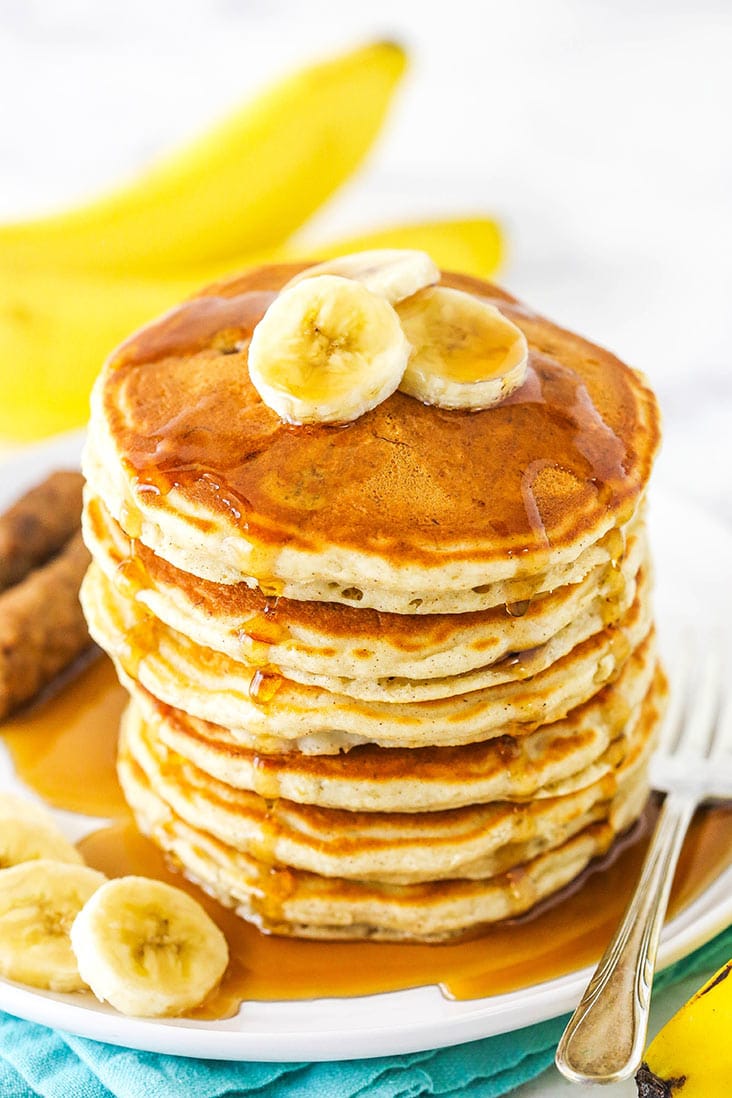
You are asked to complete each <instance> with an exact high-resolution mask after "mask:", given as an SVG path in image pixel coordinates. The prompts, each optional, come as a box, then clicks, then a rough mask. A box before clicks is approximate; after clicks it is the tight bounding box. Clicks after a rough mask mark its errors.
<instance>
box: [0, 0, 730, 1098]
mask: <svg viewBox="0 0 732 1098" xmlns="http://www.w3.org/2000/svg"><path fill="white" fill-rule="evenodd" d="M372 37H395V38H397V39H399V40H401V41H404V42H405V43H406V44H407V45H408V47H409V48H410V51H411V53H412V56H413V65H412V70H411V73H410V76H409V78H408V80H407V82H406V83H405V86H404V89H403V92H402V94H401V96H400V98H399V100H398V102H397V105H396V107H395V110H394V111H393V114H392V116H391V118H390V122H389V125H388V127H387V129H386V131H385V133H384V137H383V140H382V141H381V143H380V144H379V146H378V148H377V149H376V150H375V153H374V155H373V156H372V158H371V160H370V161H369V164H368V167H367V169H366V170H365V171H363V172H362V173H361V174H360V175H359V177H358V179H357V180H355V181H354V182H353V183H352V184H350V185H349V186H348V187H346V188H345V189H344V190H343V192H342V193H341V194H340V195H339V196H338V197H337V198H336V200H335V201H334V202H332V203H331V205H330V206H329V207H328V209H326V210H324V211H323V213H322V214H320V215H319V216H318V217H317V219H316V221H315V223H314V224H313V225H312V226H311V227H310V228H309V229H308V233H309V234H310V235H311V236H312V238H313V239H317V236H318V235H319V234H321V235H322V234H328V235H330V234H336V233H338V232H340V231H341V230H344V231H348V232H351V231H355V230H357V229H358V228H359V227H361V226H362V225H363V226H365V225H369V224H373V223H378V222H388V221H397V220H402V219H405V218H408V217H418V216H422V215H428V214H439V213H442V214H456V213H459V212H466V213H467V212H482V211H486V212H491V213H494V214H497V215H498V216H499V217H500V218H501V219H502V220H503V221H504V223H505V225H506V227H507V230H508V233H509V236H510V243H511V251H510V260H509V263H508V265H507V267H506V268H505V270H504V272H503V281H504V282H506V284H507V285H508V286H509V287H510V288H512V289H513V290H514V291H515V292H517V293H518V294H519V295H523V296H525V297H526V298H527V300H529V301H530V302H531V303H532V304H533V305H534V306H535V307H537V308H539V309H541V310H542V311H544V312H546V313H548V314H549V315H552V316H554V317H556V318H557V319H559V320H561V321H563V322H565V323H566V324H567V325H568V326H571V327H576V328H577V329H579V330H580V331H582V332H584V333H586V334H589V335H591V336H592V337H593V338H595V339H597V340H598V341H599V342H603V343H605V344H606V345H608V346H610V347H611V348H612V349H613V350H615V351H616V352H617V353H619V354H620V355H621V357H625V358H627V359H628V360H629V361H631V362H632V363H633V364H635V365H637V366H639V367H640V368H641V369H643V370H644V371H645V372H646V373H647V374H648V375H649V377H650V378H651V380H652V382H653V384H654V386H655V388H656V390H657V392H658V393H659V395H660V398H661V403H662V406H663V410H664V415H665V447H664V453H663V456H662V459H661V462H660V464H659V469H658V474H657V475H658V478H659V480H663V481H665V482H666V483H671V484H672V485H673V487H674V490H675V491H677V492H678V493H679V495H680V496H684V495H686V496H690V497H694V498H696V499H697V500H698V501H701V502H702V503H703V504H705V505H706V506H707V507H709V508H710V509H713V510H714V511H715V512H716V513H717V514H718V515H719V516H720V517H721V518H722V519H723V520H724V521H726V522H728V523H732V493H730V491H729V483H728V482H729V475H730V473H729V471H730V468H732V380H731V371H730V365H729V362H728V350H729V347H730V346H731V345H732V309H731V308H730V300H731V297H732V143H731V142H730V137H729V133H730V124H729V114H730V108H731V107H732V65H730V62H729V59H730V56H732V7H730V5H729V4H728V3H726V2H725V0H699V2H697V3H695V4H693V5H691V4H688V3H684V2H682V0H655V2H651V0H646V2H645V3H638V2H637V0H616V2H615V3H613V4H607V3H601V2H600V0H595V2H592V0H591V2H587V0H515V2H514V3H512V4H505V3H499V2H498V0H486V2H474V3H471V2H467V0H452V2H450V3H445V2H442V3H439V4H437V3H434V2H429V0H422V2H421V3H418V2H417V0H407V2H405V0H402V2H401V3H395V2H394V0H371V2H370V3H369V5H368V6H364V5H361V4H353V3H351V4H348V3H340V4H337V3H332V2H330V3H329V2H326V0H309V2H308V3H306V4H303V3H298V2H297V0H271V2H266V0H249V2H240V3H237V2H235V0H214V2H208V3H206V2H204V0H177V2H174V0H127V2H126V3H111V4H95V3H93V0H58V2H55V0H0V102H1V103H2V104H3V109H2V112H1V113H0V135H1V140H0V217H4V218H8V217H13V216H20V215H24V214H31V213H33V212H34V211H37V210H38V211H40V210H45V209H51V208H54V207H58V206H61V205H63V204H64V203H66V202H68V201H71V200H73V199H76V198H81V197H83V196H86V195H88V194H91V193H93V192H94V190H95V189H96V188H98V187H100V186H102V185H104V184H106V183H108V182H111V181H115V180H117V179H119V178H120V177H121V176H124V175H125V174H128V173H131V172H133V171H134V169H135V168H136V166H137V165H139V164H141V163H143V162H144V161H146V160H147V159H148V158H149V157H150V156H153V155H154V154H155V153H156V152H158V151H159V150H161V149H164V148H166V147H168V146H169V145H170V144H171V143H173V142H175V141H176V140H177V139H180V138H182V137H184V136H185V135H187V134H189V133H191V132H194V131H195V130H197V129H198V128H200V127H201V126H203V125H205V124H206V123H207V122H208V121H209V120H210V119H212V118H214V117H216V116H218V115H220V114H221V113H222V112H224V111H226V110H227V109H228V108H229V107H230V106H231V105H232V104H234V103H236V102H237V101H238V100H240V99H242V98H244V97H246V96H247V95H248V94H249V93H250V92H252V91H253V90H254V89H255V88H256V87H257V86H259V85H261V84H262V83H263V82H264V81H266V80H267V79H270V78H272V77H274V76H275V75H277V74H278V73H280V72H283V71H285V70H287V69H288V68H289V67H290V66H291V65H292V64H293V63H296V62H299V61H301V60H305V59H308V58H310V57H314V56H317V55H318V54H322V53H327V52H328V51H329V50H331V49H333V48H337V47H339V46H341V45H344V44H348V43H351V42H357V41H362V40H364V39H369V38H372ZM7 368H9V367H8V364H6V363H2V364H0V378H1V372H2V370H3V369H7ZM688 990H690V989H689V988H688V987H685V988H683V989H682V990H681V991H678V990H675V991H672V992H668V993H666V994H665V995H662V996H659V1004H658V1006H657V1008H656V1016H655V1017H656V1022H658V1019H659V1018H660V1017H661V1016H663V1015H667V1014H668V1013H669V1012H670V1010H671V1007H672V1005H673V1004H674V1003H675V1002H676V1001H678V1000H680V998H681V997H683V995H684V994H686V992H687V991H688ZM575 1092H576V1088H572V1087H570V1086H569V1085H568V1084H564V1083H563V1082H561V1081H560V1080H558V1078H557V1076H556V1073H554V1072H550V1073H547V1075H545V1076H544V1077H542V1079H541V1080H539V1081H537V1082H536V1083H535V1084H533V1085H531V1086H526V1087H523V1088H521V1089H520V1090H519V1091H517V1092H516V1094H517V1095H520V1096H522V1098H529V1095H531V1096H534V1098H536V1096H539V1095H541V1096H542V1098H552V1096H559V1095H564V1094H567V1095H569V1094H571V1093H575ZM605 1093H606V1094H608V1096H609V1098H610V1096H613V1095H617V1096H618V1098H621V1096H623V1095H628V1096H629V1095H631V1094H633V1093H634V1088H633V1087H632V1085H627V1086H618V1087H615V1088H612V1087H611V1088H608V1089H607V1090H606V1091H605Z"/></svg>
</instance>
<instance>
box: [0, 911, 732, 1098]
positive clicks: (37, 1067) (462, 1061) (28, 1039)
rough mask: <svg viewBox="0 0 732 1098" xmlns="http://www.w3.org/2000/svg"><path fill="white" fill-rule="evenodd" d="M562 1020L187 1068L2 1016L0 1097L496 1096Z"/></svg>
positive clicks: (689, 966) (706, 957)
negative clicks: (351, 1053) (338, 1056)
mask: <svg viewBox="0 0 732 1098" xmlns="http://www.w3.org/2000/svg"><path fill="white" fill-rule="evenodd" d="M730 956H732V927H730V928H729V929H728V930H726V931H725V932H724V933H723V934H720V935H719V936H718V937H717V938H714V939H713V940H712V941H711V942H708V943H707V945H705V946H702V947H701V949H698V950H697V951H696V952H695V953H692V954H691V955H690V956H689V957H686V958H685V959H684V960H683V961H679V962H678V963H677V964H675V965H673V966H672V967H671V968H668V969H666V970H665V971H664V972H661V973H660V974H659V975H658V977H657V978H656V986H657V987H662V986H665V985H668V984H669V983H672V982H673V981H674V980H680V979H683V978H684V977H685V976H688V975H691V974H692V973H694V972H701V971H705V970H708V969H714V968H718V967H719V966H720V965H722V964H723V963H724V962H725V961H727V960H728V959H729V957H730ZM566 1021H567V1018H566V1017H564V1018H553V1019H552V1020H551V1021H548V1022H542V1023H541V1024H540V1025H536V1026H530V1027H529V1028H527V1029H521V1030H518V1031H516V1032H514V1033H506V1034H502V1035H501V1036H499V1037H486V1038H485V1039H484V1040H482V1041H471V1042H470V1043H468V1044H464V1045H456V1046H454V1047H453V1048H445V1049H438V1050H437V1051H433V1052H418V1053H412V1054H410V1055H407V1056H385V1057H382V1058H380V1059H377V1060H347V1061H339V1062H334V1063H327V1064H261V1063H229V1062H222V1061H217V1060H187V1059H184V1058H183V1057H177V1056H159V1055H157V1054H155V1053H150V1052H133V1051H132V1050H130V1049H125V1048H117V1047H115V1046H113V1045H104V1044H100V1043H98V1042H97V1041H88V1040H86V1039H85V1038H82V1037H71V1036H69V1035H67V1034H63V1033H57V1032H56V1031H54V1030H51V1029H47V1028H46V1027H45V1026H38V1025H34V1024H33V1023H31V1022H23V1021H21V1020H20V1019H18V1018H14V1017H12V1016H11V1015H9V1014H2V1013H0V1095H1V1096H2V1098H33V1096H37V1095H43V1098H223V1096H228V1098H236V1096H242V1098H243V1096H246V1095H256V1096H257V1098H356V1096H358V1098H418V1096H419V1095H434V1096H436V1098H451V1096H457V1095H460V1096H461V1098H497V1096H498V1095H501V1094H506V1093H507V1092H508V1091H510V1090H511V1089H512V1088H513V1087H517V1086H518V1085H519V1084H520V1083H525V1082H526V1081H527V1080H529V1079H533V1078H534V1077H535V1076H536V1075H539V1074H540V1073H541V1072H542V1071H543V1070H544V1069H545V1068H546V1067H548V1066H549V1064H551V1062H552V1060H553V1058H554V1049H555V1048H556V1045H557V1041H558V1040H559V1037H560V1035H561V1033H562V1030H563V1028H564V1026H565V1024H566Z"/></svg>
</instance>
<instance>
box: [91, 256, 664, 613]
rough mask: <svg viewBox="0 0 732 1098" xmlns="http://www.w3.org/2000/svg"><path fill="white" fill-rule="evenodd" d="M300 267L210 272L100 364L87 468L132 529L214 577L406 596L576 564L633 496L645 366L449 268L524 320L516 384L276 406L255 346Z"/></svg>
mask: <svg viewBox="0 0 732 1098" xmlns="http://www.w3.org/2000/svg"><path fill="white" fill-rule="evenodd" d="M296 269H299V268H294V267H270V268H262V269H259V270H256V271H253V272H250V273H249V274H246V275H244V276H242V277H240V278H237V279H232V280H230V281H228V282H226V283H221V284H219V285H218V286H215V287H212V288H209V289H208V290H206V291H204V292H203V294H202V295H201V296H200V297H198V298H196V299H193V300H192V301H190V302H187V303H186V304H184V305H183V306H181V307H180V308H179V309H178V310H175V311H174V312H172V313H169V314H167V316H166V317H164V318H163V319H162V320H161V321H159V322H157V324H155V325H152V326H151V327H149V328H147V329H145V330H144V331H143V332H142V333H140V334H138V335H137V336H135V337H133V338H132V339H131V340H129V341H128V342H127V343H126V344H124V345H123V346H122V347H121V348H120V350H119V351H118V352H117V353H116V354H115V355H113V356H112V358H111V359H110V361H109V362H108V363H107V364H106V366H105V368H104V370H103V371H102V374H101V376H100V378H99V380H98V382H97V384H96V386H95V391H94V395H93V400H92V422H91V429H90V436H89V444H88V446H87V449H86V455H85V458H84V472H85V475H86V476H87V479H88V481H89V483H90V485H91V489H92V491H93V493H94V494H95V495H97V496H99V497H101V498H103V499H104V500H105V503H106V504H107V506H108V508H109V510H110V512H111V513H112V515H113V517H114V518H115V519H116V520H117V521H118V522H119V523H120V524H121V526H122V527H123V529H125V531H126V533H127V534H128V535H129V536H131V537H133V538H140V539H141V540H142V541H143V542H144V543H145V544H146V545H147V546H148V547H149V548H151V549H153V550H154V551H155V552H156V553H158V554H159V555H160V556H162V557H163V558H164V559H166V560H167V561H169V562H170V563H171V564H173V565H175V566H176V567H178V568H181V569H183V570H184V571H187V572H190V573H192V574H193V575H196V576H201V577H203V578H204V579H209V580H212V581H215V582H218V583H225V584H233V583H239V582H242V581H245V582H249V583H250V584H251V585H252V586H255V585H256V586H259V588H260V589H261V590H262V591H263V592H264V593H265V594H273V595H284V596H285V597H288V598H295V599H304V600H315V601H326V602H344V603H346V604H349V603H350V604H353V603H357V604H358V605H359V606H364V607H368V606H371V607H374V608H376V609H379V610H384V611H393V612H399V613H414V612H417V613H420V612H425V600H429V599H430V598H431V597H432V596H433V594H434V592H435V591H439V592H441V603H442V605H441V606H440V607H439V609H442V610H445V611H447V612H452V611H464V610H473V609H477V608H479V607H478V606H476V605H475V598H474V597H473V598H472V599H471V598H468V599H467V600H466V593H470V595H472V596H476V595H477V596H478V598H480V591H481V589H482V588H485V587H486V586H488V587H490V585H491V584H494V583H497V582H502V581H505V580H511V579H529V578H531V577H537V576H541V575H542V574H544V573H546V571H547V569H548V568H549V567H557V566H565V565H568V564H571V563H572V562H574V561H576V560H577V558H578V557H579V556H580V554H582V552H583V551H585V550H586V549H588V548H589V547H591V546H592V545H594V544H595V543H596V542H598V541H599V540H600V539H601V538H602V537H603V536H604V535H606V534H607V533H608V532H609V531H610V530H613V529H614V528H617V527H622V526H624V525H625V524H626V523H627V522H628V521H629V520H630V519H631V517H632V516H633V514H634V513H635V512H636V511H637V509H638V506H639V504H640V501H641V497H642V495H643V491H644V489H645V485H646V482H647V480H648V475H649V473H650V468H651V464H652V460H653V457H654V455H655V452H656V449H657V446H658V441H659V426H658V410H657V406H656V403H655V399H654V398H653V395H652V394H651V392H650V391H649V389H648V388H647V387H646V385H645V383H644V381H643V380H642V378H641V377H640V375H638V374H637V373H635V372H634V371H633V370H631V369H630V368H629V367H627V366H625V365H623V364H622V363H621V362H619V361H618V360H617V359H616V358H614V357H613V356H612V355H610V354H609V353H608V352H606V351H603V350H602V349H600V348H598V347H596V346H594V345H593V344H591V343H589V342H587V341H585V340H583V339H581V338H580V337H578V336H575V335H572V334H571V333H568V332H566V331H563V330H562V329H560V328H558V327H556V326H555V325H553V324H552V323H551V322H549V321H547V320H545V319H543V318H541V317H538V316H537V315H536V314H534V313H531V312H530V311H528V310H527V309H525V308H524V307H523V306H521V305H519V304H518V303H517V302H516V301H515V300H514V299H513V298H511V297H510V296H509V295H508V294H505V293H504V292H503V291H501V290H498V289H497V288H495V287H493V286H490V285H489V284H487V283H483V282H480V281H478V280H476V279H470V278H465V277H462V276H458V275H446V276H445V279H444V282H445V284H446V285H449V286H455V287H458V288H461V289H464V290H466V291H468V292H471V293H473V294H475V295H476V296H478V297H480V298H481V299H483V300H485V301H487V302H489V303H492V304H496V305H498V306H499V307H500V308H501V310H502V311H503V312H504V313H505V314H506V315H507V316H508V317H509V319H511V320H513V321H514V322H515V323H516V324H517V325H518V326H519V327H520V328H521V329H522V330H523V331H524V333H525V335H526V337H527V340H528V342H529V347H530V358H529V369H528V375H527V379H526V381H525V383H524V385H523V386H522V387H521V388H520V389H519V390H518V391H517V392H516V393H514V394H512V395H511V396H510V397H509V398H507V399H506V400H504V401H503V402H502V403H501V404H500V405H498V406H496V407H493V408H490V409H488V410H486V411H482V412H471V413H465V412H461V411H458V412H456V411H446V410H444V409H439V408H434V407H429V406H426V405H423V404H421V403H420V402H419V401H417V400H414V399H413V398H411V397H408V396H406V395H405V394H403V393H400V392H397V393H395V394H394V395H393V396H392V397H390V398H389V399H388V400H385V401H384V402H383V403H382V404H380V405H378V406H377V407H376V408H374V409H373V410H372V411H371V412H368V413H366V414H365V415H363V416H361V417H360V418H358V419H357V420H355V421H354V422H352V423H349V424H347V425H346V426H345V427H335V428H334V427H329V426H320V427H308V428H297V429H293V428H292V427H291V426H289V425H286V424H283V423H282V422H281V421H280V419H279V418H278V417H277V415H276V414H275V413H274V412H272V411H271V410H270V409H269V408H267V407H266V406H265V405H264V404H262V402H261V400H260V399H259V397H258V395H257V393H256V391H255V390H254V388H253V386H252V385H251V383H250V381H249V377H248V371H247V347H248V343H249V338H250V336H251V332H252V330H253V327H254V325H255V324H256V323H257V321H258V320H259V319H260V318H261V316H262V315H263V314H264V311H265V310H266V308H267V306H268V305H269V304H270V303H271V302H272V300H274V297H275V295H276V292H277V290H278V289H279V287H280V286H282V285H283V284H284V282H286V281H287V279H288V278H289V277H291V276H292V274H293V272H294V271H295V270H296ZM445 454H450V458H451V461H450V467H449V468H448V467H446V465H445V458H444V455H445ZM454 470H459V475H458V476H455V475H453V471H454ZM495 604H496V603H495V601H494V602H492V603H486V604H485V605H495ZM429 608H430V610H432V609H435V607H434V606H433V605H432V604H429Z"/></svg>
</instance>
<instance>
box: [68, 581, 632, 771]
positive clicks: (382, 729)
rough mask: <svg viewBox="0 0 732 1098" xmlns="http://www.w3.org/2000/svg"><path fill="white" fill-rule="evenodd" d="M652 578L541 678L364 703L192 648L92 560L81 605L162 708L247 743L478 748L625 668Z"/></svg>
mask: <svg viewBox="0 0 732 1098" xmlns="http://www.w3.org/2000/svg"><path fill="white" fill-rule="evenodd" d="M647 589H648V581H647V580H646V581H645V585H644V583H643V582H641V583H639V586H638V591H637V593H636V598H635V601H634V602H633V605H632V606H631V607H630V609H629V611H628V612H627V613H626V614H625V616H624V617H623V618H622V620H621V621H620V622H617V623H616V624H615V625H614V626H610V627H608V628H606V629H602V630H601V631H600V632H598V633H595V634H594V635H593V636H590V637H589V638H587V639H586V640H585V641H583V642H582V643H581V644H578V645H577V646H576V647H575V648H573V649H571V650H570V651H569V652H568V653H566V654H565V655H564V656H563V657H562V658H561V659H557V660H556V661H555V662H554V663H552V664H551V665H550V666H549V667H548V668H546V669H545V670H543V671H541V672H540V673H538V674H535V675H533V676H532V677H530V678H529V677H526V676H525V674H524V672H523V668H522V665H521V662H520V660H519V661H518V662H516V663H513V662H512V661H508V662H506V663H505V665H504V666H503V667H502V668H501V671H500V674H499V675H498V682H497V683H496V684H495V685H490V686H486V687H484V688H482V689H478V690H471V691H470V692H469V693H464V694H462V693H456V692H455V691H453V694H452V696H448V697H442V698H437V699H431V700H428V701H421V702H420V701H417V702H404V703H399V704H397V703H390V702H379V701H364V700H361V699H357V698H352V697H348V696H347V695H342V694H336V693H333V692H330V691H327V690H322V689H320V688H317V687H313V686H306V685H303V684H302V683H296V682H293V681H292V680H290V679H285V678H283V677H282V676H279V675H269V674H267V673H265V674H264V675H263V674H262V672H261V671H260V670H259V669H258V668H256V667H251V666H250V667H247V666H246V665H244V664H239V663H235V662H234V661H233V660H231V659H229V657H228V656H224V655H223V654H222V653H220V652H213V651H211V649H203V648H200V647H198V646H197V645H194V644H192V642H190V641H189V640H188V639H187V638H185V637H183V636H182V635H181V634H180V633H175V632H174V631H173V630H170V629H169V628H168V627H167V626H164V625H162V623H160V622H159V621H157V619H155V618H153V617H152V616H150V615H148V614H146V613H145V612H144V610H143V609H142V608H141V607H140V606H139V604H137V603H135V602H134V601H130V600H128V599H124V598H123V597H120V595H119V593H118V592H117V591H116V589H115V588H114V587H113V586H112V585H111V584H110V583H109V581H108V580H106V578H105V577H104V575H103V573H102V572H101V570H99V569H98V568H97V567H96V565H94V564H92V566H91V568H90V570H89V572H88V573H87V576H86V577H85V580H84V583H83V585H82V591H81V599H82V605H83V606H84V610H85V613H86V618H87V622H88V624H89V630H90V633H91V635H92V637H93V638H94V639H95V640H96V641H97V643H98V644H100V645H101V646H102V648H104V649H105V651H107V652H108V653H109V654H110V655H111V656H112V658H113V659H114V660H115V662H116V663H117V664H119V665H120V666H121V667H122V668H123V669H124V670H125V671H126V672H127V674H128V676H129V677H131V678H134V679H139V681H140V682H141V683H142V685H143V686H144V687H145V688H146V689H148V690H149V691H150V692H151V693H152V694H154V695H155V696H156V697H157V698H160V700H161V701H164V702H167V703H168V704H169V705H172V706H175V707H176V708H178V709H183V710H185V711H186V712H188V713H191V714H192V715H194V716H196V717H200V718H202V719H203V720H206V721H210V722H212V723H214V724H220V725H223V726H225V727H227V728H229V729H231V730H232V732H233V733H234V735H235V736H238V737H239V738H240V739H241V741H242V742H246V743H250V744H253V745H254V746H259V747H261V748H262V749H264V750H271V749H272V743H273V741H274V740H276V739H279V740H281V741H283V743H290V744H296V745H297V746H298V748H299V749H300V750H303V751H307V752H309V753H313V754H320V753H328V752H333V751H338V750H341V749H343V748H346V747H348V746H354V745H356V744H359V743H376V744H379V745H381V746H384V747H423V746H427V745H438V744H440V745H448V744H461V743H470V742H474V741H477V740H482V739H489V738H490V737H491V736H498V735H502V734H506V733H510V732H515V731H524V732H525V731H528V730H530V729H531V728H534V727H536V726H537V725H539V724H541V723H549V722H551V721H556V720H559V719H561V718H562V717H564V716H565V715H566V714H567V713H568V712H569V711H570V710H571V709H573V708H574V707H575V706H577V705H580V704H581V703H582V702H584V701H587V700H588V699H589V698H590V697H592V695H593V694H595V693H596V692H597V691H598V690H599V689H600V688H601V687H602V686H603V685H604V684H605V683H606V682H608V681H609V680H610V679H611V678H612V676H613V675H614V674H616V673H618V672H619V671H620V669H621V668H622V665H623V662H624V661H625V660H626V659H627V656H628V653H629V652H630V651H632V650H633V649H634V648H635V647H637V646H638V645H639V644H640V643H641V642H642V641H643V639H644V638H645V637H646V636H647V634H648V632H649V630H650V628H651V615H650V605H649V602H648V599H647V597H646V596H647Z"/></svg>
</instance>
